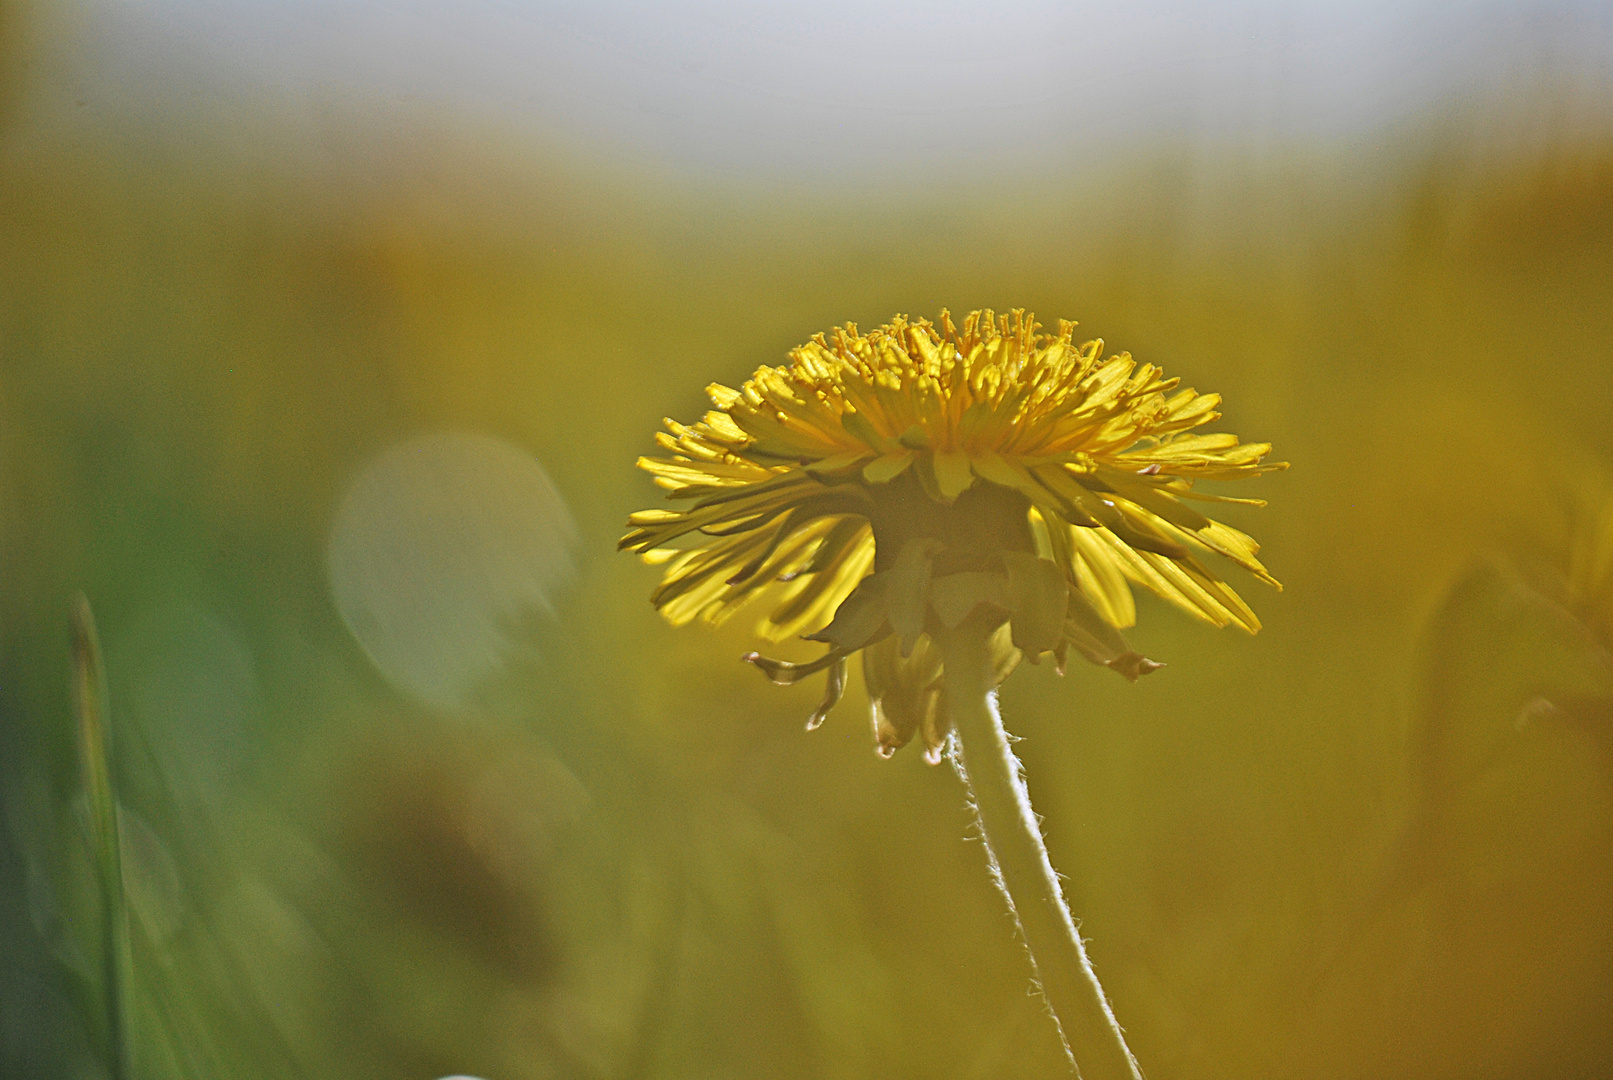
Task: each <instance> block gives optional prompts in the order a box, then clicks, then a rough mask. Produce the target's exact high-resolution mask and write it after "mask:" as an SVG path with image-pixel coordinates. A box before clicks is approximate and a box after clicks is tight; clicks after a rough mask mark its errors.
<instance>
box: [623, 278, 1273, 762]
mask: <svg viewBox="0 0 1613 1080" xmlns="http://www.w3.org/2000/svg"><path fill="white" fill-rule="evenodd" d="M1074 331H1075V324H1074V323H1072V322H1066V321H1062V320H1061V321H1060V322H1059V324H1058V330H1057V332H1056V333H1053V334H1045V333H1042V332H1041V327H1040V326H1039V325H1038V324H1037V323H1036V322H1035V321H1034V319H1033V318H1032V317H1031V316H1029V315H1027V314H1025V313H1024V312H1022V311H1017V310H1016V311H1014V312H1012V313H1010V314H1008V315H1004V316H1000V317H999V316H996V315H995V314H994V313H993V312H991V311H989V310H988V311H975V312H971V313H970V314H969V315H968V317H967V318H965V319H964V321H963V326H962V327H961V328H959V327H958V326H956V325H955V324H954V323H953V321H952V319H951V317H950V316H949V315H948V314H947V313H946V312H942V314H941V319H940V322H939V323H938V324H936V323H931V322H929V321H928V320H924V319H919V320H914V321H909V320H908V319H907V318H905V317H903V316H897V317H896V318H894V319H893V320H891V322H890V323H889V324H888V325H885V326H881V327H880V328H879V329H877V330H874V331H871V332H869V333H867V334H864V333H861V332H859V331H858V329H857V327H856V326H855V325H854V324H847V325H846V326H844V327H841V328H837V329H835V330H833V331H831V332H830V333H829V334H827V335H825V334H818V335H817V336H815V337H813V339H812V340H811V341H809V342H807V343H806V344H805V345H802V346H800V347H799V348H796V349H794V350H792V351H791V352H790V354H789V363H788V364H785V365H783V366H780V367H763V368H759V369H758V370H757V371H756V373H755V374H754V375H753V376H752V377H751V378H750V379H749V380H747V381H746V382H745V384H744V385H743V386H741V387H740V388H739V389H737V390H735V389H731V388H729V387H726V386H720V385H713V386H711V387H709V388H708V393H709V394H710V396H711V400H712V402H713V404H714V405H715V409H714V410H713V411H711V412H708V413H706V415H705V416H704V417H703V418H702V419H701V420H699V421H697V422H696V423H694V424H680V423H678V422H676V421H673V420H667V421H666V426H667V431H666V432H663V433H658V434H657V435H656V440H657V442H658V443H659V444H660V446H661V447H662V448H663V449H664V450H665V451H667V454H666V456H662V457H646V458H641V459H639V465H640V466H641V467H642V468H644V469H646V470H648V471H649V472H651V473H653V474H654V475H655V479H656V483H657V484H659V485H660V486H661V487H663V488H665V489H666V490H667V494H668V497H669V498H670V499H672V500H675V501H676V502H678V503H681V504H683V505H682V506H681V508H678V509H663V510H645V511H642V512H640V513H636V514H634V515H632V516H631V517H630V518H629V519H628V524H629V526H630V529H631V531H630V532H628V534H627V535H626V536H624V537H623V538H622V541H621V545H620V546H621V547H623V548H626V549H628V550H631V551H636V552H640V553H642V554H643V555H644V557H645V559H646V560H647V561H650V562H652V563H658V564H664V566H665V571H664V576H663V578H662V581H661V584H660V586H659V587H658V588H657V589H656V590H655V592H654V594H653V595H652V597H651V600H652V602H653V603H654V604H655V606H656V607H657V608H659V609H660V611H661V612H662V613H663V614H664V615H665V616H666V617H667V618H668V619H670V620H671V621H672V622H673V623H675V624H681V623H686V622H689V621H691V620H695V619H699V620H703V621H705V622H708V623H712V624H716V623H720V622H722V621H723V620H724V619H726V618H728V617H729V616H730V615H732V614H733V613H734V612H735V611H736V610H738V609H739V608H740V607H741V606H743V605H745V604H747V603H748V602H750V601H752V600H755V599H757V598H759V597H760V598H765V599H766V600H767V601H768V602H767V604H766V607H765V611H766V614H765V616H764V617H763V619H762V621H761V624H760V626H759V628H758V629H759V632H760V633H761V634H762V636H763V637H765V638H767V639H769V640H774V641H777V640H780V639H783V638H785V637H789V636H792V635H796V634H801V633H803V632H806V634H807V636H808V638H809V639H810V640H814V641H821V642H824V643H826V644H827V645H828V646H829V651H828V652H827V653H826V654H825V655H824V656H823V657H822V658H821V659H819V660H816V661H813V662H811V663H807V664H786V663H783V662H780V661H775V660H768V659H766V658H764V657H761V656H759V655H757V654H755V653H752V654H750V656H748V657H747V659H749V660H751V661H752V662H754V663H756V664H757V665H758V666H759V667H761V668H762V670H763V671H765V672H766V673H767V674H768V675H769V676H770V677H771V678H772V679H773V680H774V681H775V682H780V683H790V682H795V681H797V680H799V679H801V678H803V677H805V676H807V675H810V674H813V673H815V672H818V671H823V670H827V671H828V673H829V686H828V692H827V693H826V695H825V698H824V701H823V703H822V704H821V705H820V706H819V708H818V710H817V711H816V712H814V713H813V716H812V719H811V721H809V726H816V725H817V724H818V723H819V722H821V721H822V719H823V717H824V716H825V715H826V714H827V712H828V711H829V709H830V708H831V707H832V706H833V705H834V704H835V703H836V702H837V701H838V699H839V697H840V695H841V692H842V690H843V689H844V686H845V679H846V661H847V658H848V657H849V656H851V654H853V653H857V652H861V653H862V665H863V675H864V681H865V683H866V685H867V689H868V694H869V697H870V699H871V701H872V702H873V713H874V717H873V721H874V731H875V738H876V745H877V746H878V748H879V749H880V751H881V753H883V754H885V755H887V756H888V755H889V754H890V753H892V752H894V751H895V749H896V748H897V747H900V746H902V745H903V744H905V743H906V742H908V741H909V740H910V739H912V738H913V737H914V735H915V734H922V736H923V739H924V742H925V744H926V745H927V747H928V752H929V753H928V756H930V758H931V759H932V760H938V759H939V754H940V751H941V748H942V746H943V745H944V743H945V741H946V738H947V735H948V732H947V731H945V730H942V727H943V725H944V723H945V721H944V719H943V718H942V716H941V715H940V712H941V710H940V709H939V708H938V701H939V695H940V691H941V686H942V679H943V672H942V670H941V663H940V650H939V649H938V648H937V647H935V645H934V644H933V641H932V640H931V639H932V638H933V636H934V634H935V633H936V632H938V631H941V630H943V629H946V628H951V627H954V626H956V625H958V624H959V623H960V622H961V621H962V620H964V619H965V618H969V617H971V616H974V617H980V616H978V615H976V613H980V612H984V613H985V614H986V616H988V617H992V616H994V617H996V618H998V619H999V621H1000V626H999V628H998V630H997V633H996V636H995V637H994V639H993V643H994V649H995V654H996V659H997V664H996V670H997V676H998V679H999V681H1000V679H1001V678H1002V677H1004V676H1006V675H1007V673H1008V672H1009V671H1010V670H1012V669H1013V667H1014V665H1015V664H1016V663H1017V662H1018V661H1019V659H1020V658H1021V657H1028V658H1030V659H1031V660H1032V661H1033V662H1035V661H1036V660H1037V659H1038V658H1039V657H1041V656H1043V655H1046V654H1052V655H1053V656H1054V658H1055V660H1056V662H1057V663H1058V665H1059V669H1060V670H1061V671H1062V670H1063V664H1064V659H1065V656H1066V654H1067V653H1068V651H1069V650H1070V649H1071V648H1073V649H1075V651H1076V652H1078V653H1080V654H1081V655H1082V656H1084V657H1086V658H1087V659H1088V660H1091V661H1092V662H1094V663H1097V664H1102V665H1106V666H1108V667H1110V668H1112V669H1114V670H1116V671H1118V672H1120V673H1121V674H1123V675H1125V676H1126V677H1127V678H1130V679H1133V680H1135V679H1136V678H1137V677H1138V676H1140V675H1142V674H1146V673H1147V672H1149V671H1151V670H1153V669H1154V668H1157V667H1158V666H1159V665H1158V664H1155V663H1154V662H1153V661H1150V660H1147V659H1144V658H1143V657H1142V656H1140V655H1138V654H1137V653H1136V652H1134V651H1133V650H1132V649H1131V648H1130V646H1129V645H1128V644H1127V643H1126V641H1125V639H1124V638H1123V637H1122V636H1121V634H1120V631H1121V629H1123V628H1125V627H1127V626H1130V625H1132V624H1133V623H1134V622H1135V619H1136V609H1135V607H1134V605H1133V600H1132V593H1131V586H1132V585H1134V584H1135V585H1142V586H1145V587H1146V588H1148V589H1150V590H1152V591H1153V592H1155V593H1157V594H1158V595H1160V596H1161V597H1163V598H1165V599H1166V600H1168V601H1170V602H1171V603H1173V604H1175V605H1176V606H1178V607H1180V608H1182V609H1183V610H1185V611H1187V612H1188V613H1189V614H1192V615H1194V616H1197V617H1198V618H1201V619H1203V620H1205V621H1206V622H1209V623H1212V624H1214V625H1216V626H1225V625H1227V624H1229V623H1230V624H1234V625H1237V626H1240V627H1242V628H1243V629H1245V630H1247V631H1249V632H1251V633H1253V632H1254V631H1256V630H1258V629H1259V627H1260V623H1259V620H1258V619H1256V618H1255V615H1254V612H1252V611H1251V610H1250V609H1249V607H1248V605H1247V604H1245V603H1244V602H1243V600H1242V599H1241V598H1240V597H1239V596H1238V595H1237V593H1235V592H1233V590H1232V589H1231V588H1230V587H1229V586H1227V585H1226V584H1225V583H1224V582H1223V581H1222V580H1221V579H1220V577H1218V576H1217V575H1216V573H1215V572H1213V571H1212V570H1211V569H1209V567H1207V566H1206V564H1205V563H1204V562H1202V561H1201V559H1200V556H1202V555H1206V554H1214V555H1219V556H1224V557H1225V558H1227V559H1229V560H1231V561H1232V562H1233V563H1236V564H1237V565H1238V566H1241V567H1243V568H1244V569H1245V570H1247V571H1249V572H1250V573H1252V574H1254V575H1255V576H1256V577H1257V578H1259V579H1260V580H1262V581H1265V582H1267V583H1269V584H1272V585H1276V584H1277V583H1276V581H1275V580H1273V579H1272V577H1271V576H1270V575H1269V574H1268V573H1267V572H1266V569H1265V567H1263V566H1262V565H1261V564H1260V562H1259V560H1258V559H1257V558H1256V557H1255V556H1256V552H1257V551H1258V545H1257V544H1256V543H1255V542H1254V541H1253V540H1252V539H1251V538H1250V537H1248V536H1246V535H1244V534H1243V533H1241V532H1239V531H1238V530H1236V529H1233V528H1230V527H1229V526H1227V525H1224V524H1221V523H1220V522H1216V521H1212V520H1211V519H1209V518H1208V517H1206V516H1204V515H1203V514H1202V513H1200V512H1199V511H1198V510H1196V509H1194V508H1193V507H1192V506H1190V505H1189V502H1190V501H1210V502H1216V501H1220V502H1242V503H1250V504H1254V505H1264V504H1263V503H1262V502H1260V500H1257V499H1230V498H1226V497H1224V496H1219V495H1206V494H1202V493H1200V492H1198V491H1196V490H1195V489H1194V485H1195V483H1196V482H1197V481H1199V480H1234V479H1241V478H1245V477H1251V476H1256V475H1258V474H1260V473H1263V472H1268V471H1271V470H1274V469H1281V468H1284V467H1285V466H1284V465H1281V464H1262V459H1263V458H1264V457H1265V456H1266V454H1267V453H1269V452H1270V449H1271V447H1270V446H1269V445H1268V444H1265V443H1255V444H1244V443H1240V442H1239V441H1238V439H1237V437H1236V436H1233V435H1225V434H1195V433H1194V429H1197V428H1199V427H1201V426H1202V425H1204V424H1206V423H1208V422H1210V421H1212V420H1214V419H1216V418H1217V417H1218V416H1219V415H1220V414H1219V413H1218V412H1216V406H1217V405H1218V404H1219V403H1220V398H1219V397H1218V396H1217V395H1214V394H1198V393H1196V392H1194V391H1193V390H1189V389H1181V388H1179V387H1178V380H1176V379H1167V378H1166V377H1165V376H1164V374H1163V372H1161V371H1160V370H1159V369H1158V368H1156V367H1154V366H1153V365H1152V364H1138V363H1137V362H1135V361H1134V360H1132V358H1131V356H1130V355H1129V354H1127V353H1119V354H1111V355H1109V356H1105V355H1104V353H1103V342H1102V341H1101V340H1092V341H1088V342H1085V343H1084V344H1079V345H1078V344H1076V343H1075V340H1074V337H1073V335H1074ZM691 535H692V536H693V537H694V538H695V542H694V543H693V544H690V543H688V541H687V539H686V538H688V537H690V536H691ZM680 538H682V542H683V544H684V546H681V547H674V546H669V545H672V544H673V543H674V542H677V541H680Z"/></svg>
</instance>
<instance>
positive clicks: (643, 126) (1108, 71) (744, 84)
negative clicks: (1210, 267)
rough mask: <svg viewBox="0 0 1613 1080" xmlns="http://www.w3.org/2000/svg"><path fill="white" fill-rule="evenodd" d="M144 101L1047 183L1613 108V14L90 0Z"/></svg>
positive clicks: (1445, 6) (850, 2)
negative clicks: (1143, 158)
mask: <svg viewBox="0 0 1613 1080" xmlns="http://www.w3.org/2000/svg"><path fill="white" fill-rule="evenodd" d="M85 3H87V5H88V6H87V8H86V9H85V10H84V17H83V18H82V19H81V20H80V29H79V31H78V34H79V35H80V44H79V46H78V50H79V55H80V57H81V58H82V59H83V60H84V61H85V62H86V63H87V64H88V65H90V66H92V67H93V69H94V70H95V72H96V73H97V76H96V77H98V78H102V79H107V80H112V81H113V82H118V83H126V84H129V85H134V86H138V87H139V88H140V89H139V91H138V92H131V100H137V101H138V100H145V101H147V102H149V103H151V104H154V105H157V106H158V107H160V106H161V104H162V103H166V104H168V105H174V104H176V103H181V104H182V103H184V102H186V101H190V102H191V103H193V104H194V103H196V102H205V101H206V99H208V98H209V97H210V96H229V95H236V94H240V95H256V96H258V97H260V98H263V99H266V100H276V99H279V100H280V101H281V103H283V104H286V105H290V106H292V107H317V108H322V109H331V108H334V109H338V110H360V111H362V110H366V109H375V108H382V109H392V110H397V109H401V110H404V111H407V110H410V109H421V108H424V109H429V110H433V111H435V112H436V113H437V114H438V115H441V114H443V113H446V114H448V115H454V114H463V115H464V116H465V117H467V118H469V119H475V120H482V121H492V122H493V123H495V124H497V125H501V126H505V127H509V128H512V129H515V130H516V131H517V132H519V131H522V130H526V131H530V132H532V133H533V134H536V135H541V136H544V137H553V136H555V135H560V136H564V137H573V138H576V137H580V138H582V139H584V140H587V141H590V142H591V143H594V144H596V145H598V146H600V147H602V148H604V149H605V150H606V151H607V152H609V151H611V150H612V149H617V150H621V151H623V152H626V153H628V154H631V155H633V156H634V157H636V158H639V159H641V160H644V159H647V160H649V161H651V162H663V163H666V164H668V165H672V166H675V167H680V168H690V169H694V170H713V171H717V172H722V173H728V174H738V175H758V176H766V175H768V174H772V173H778V172H790V173H795V174H797V175H800V174H802V173H812V172H817V173H821V174H822V175H824V176H826V177H836V176H855V175H858V174H862V173H869V174H874V173H880V174H888V173H891V172H900V171H911V170H945V169H948V168H955V167H962V163H969V167H971V168H977V169H978V168H991V167H993V165H994V163H1000V164H1001V166H1002V167H1004V168H1021V167H1027V166H1034V163H1035V162H1037V161H1039V160H1040V161H1064V160H1067V159H1069V158H1070V157H1071V156H1072V155H1077V154H1079V153H1080V152H1081V150H1082V148H1086V147H1092V148H1113V147H1114V146H1115V145H1116V144H1117V143H1123V142H1127V141H1147V140H1151V139H1157V138H1160V137H1162V136H1163V137H1175V136H1182V135H1187V136H1189V137H1193V138H1202V139H1208V140H1234V141H1236V140H1244V141H1253V142H1257V143H1259V142H1263V141H1264V142H1270V141H1280V140H1295V139H1298V140H1331V139H1338V138H1341V137H1342V138H1348V137H1351V136H1354V135H1357V134H1360V133H1363V132H1369V131H1372V130H1375V129H1381V128H1385V127H1391V126H1393V125H1394V124H1395V123H1397V122H1399V121H1401V120H1403V119H1405V118H1407V117H1409V116H1412V115H1415V114H1417V113H1418V112H1421V111H1426V110H1427V109H1428V108H1429V107H1430V106H1438V105H1440V104H1441V103H1445V102H1449V101H1451V100H1453V99H1456V98H1458V97H1462V96H1473V95H1490V96H1491V97H1494V98H1496V99H1498V100H1504V99H1505V98H1506V96H1507V95H1508V94H1509V93H1512V92H1513V91H1514V90H1515V89H1516V88H1517V87H1519V86H1527V85H1528V84H1530V83H1531V82H1537V83H1538V82H1539V81H1540V80H1543V79H1545V80H1555V81H1557V82H1565V81H1566V82H1570V83H1573V84H1574V86H1575V87H1576V88H1577V89H1576V93H1578V94H1579V95H1580V96H1581V97H1587V96H1588V97H1590V98H1600V99H1601V100H1603V101H1608V102H1613V3H1608V2H1606V0H1551V2H1542V3H1527V2H1525V3H1519V2H1512V3H1499V2H1477V3H1465V4H1464V3H1438V2H1430V0H1357V2H1352V3H1338V2H1321V0H1300V2H1291V3H1273V2H1251V3H1236V4H1223V5H1210V4H1205V3H1195V2H1191V0H1141V2H1135V3H1127V4H1119V3H1107V4H1104V3H1093V2H1090V0H1069V2H1064V3H1055V2H1048V0H1032V2H1026V3H1018V4H1000V5H989V4H985V3H982V2H980V0H968V2H959V0H942V2H925V3H918V2H913V0H908V2H890V0H817V2H812V3H806V2H801V0H779V2H774V3H766V4H763V3H737V2H733V0H709V2H704V3H682V4H675V3H651V2H644V0H636V2H635V0H567V2H553V0H549V2H545V0H453V2H449V0H390V2H387V0H85Z"/></svg>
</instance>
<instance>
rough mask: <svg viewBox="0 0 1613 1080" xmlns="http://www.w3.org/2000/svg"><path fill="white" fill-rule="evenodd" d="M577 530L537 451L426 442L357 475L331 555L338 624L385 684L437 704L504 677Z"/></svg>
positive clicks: (550, 595) (456, 437)
mask: <svg viewBox="0 0 1613 1080" xmlns="http://www.w3.org/2000/svg"><path fill="white" fill-rule="evenodd" d="M576 539H577V533H576V526H575V524H574V523H573V521H572V517H571V513H570V511H569V510H568V509H567V508H566V505H565V502H564V500H563V499H562V498H561V497H560V494H559V492H558V491H556V490H555V487H554V484H553V483H552V482H550V480H549V477H548V474H546V473H545V472H544V471H543V467H542V466H541V465H539V464H538V462H537V460H536V459H535V458H533V456H532V455H531V454H529V453H527V452H525V451H523V450H521V449H520V448H519V447H516V446H513V445H511V444H509V443H507V442H504V441H502V440H499V439H495V438H491V437H489V436H486V435H480V434H473V433H463V432H453V433H439V434H433V435H427V436H423V437H421V438H417V439H414V440H411V441H409V442H406V443H403V444H401V445H398V446H394V447H392V448H391V449H389V450H386V451H384V452H383V453H381V454H380V455H379V456H378V457H376V458H375V459H374V460H372V461H371V462H369V463H368V464H367V465H365V466H364V467H363V468H362V469H361V470H360V471H359V473H358V475H357V476H356V477H355V478H354V480H353V482H352V484H351V486H350V487H349V488H348V490H347V493H346V495H345V496H344V498H343V499H342V501H341V504H340V505H339V506H338V508H337V510H336V515H335V520H334V523H333V525H332V528H331V533H330V542H329V548H328V552H327V565H328V569H329V574H330V587H331V595H332V598H333V599H334V600H335V604H336V609H337V611H338V612H340V614H341V616H342V620H343V621H344V622H345V623H346V624H347V627H348V629H349V630H351V631H352V633H353V636H354V637H355V638H356V639H357V640H358V643H359V645H360V646H361V647H362V648H363V650H364V652H365V653H366V654H368V656H369V658H370V659H371V660H372V661H373V662H374V663H375V666H376V667H377V668H378V669H379V670H380V672H381V674H382V675H384V676H385V677H386V679H387V681H388V682H390V683H391V684H392V685H393V686H395V687H397V688H398V689H400V690H402V691H404V692H405V693H407V694H409V695H411V696H412V697H414V698H416V699H417V700H419V701H421V702H424V703H425V704H427V705H431V706H434V707H437V708H442V709H453V708H457V707H459V706H462V705H463V704H465V702H466V701H467V700H468V698H469V697H470V696H471V695H472V694H473V693H474V691H475V689H476V688H477V686H479V685H480V684H481V683H483V682H484V681H485V680H486V679H488V678H489V677H490V676H492V675H493V674H494V673H496V672H497V671H498V670H499V669H500V668H501V667H502V666H503V665H504V663H505V661H506V660H507V658H508V656H509V653H510V650H511V648H512V644H513V641H512V634H513V632H514V631H515V630H516V629H517V628H518V627H520V626H522V625H523V624H526V623H529V622H530V621H531V619H532V618H533V616H534V615H536V614H539V613H545V612H552V611H553V601H554V596H555V594H556V591H557V590H558V589H560V588H561V587H563V586H564V584H565V583H566V582H567V581H568V580H569V579H570V578H571V577H572V576H573V573H574V562H573V552H574V549H575V547H576Z"/></svg>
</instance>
